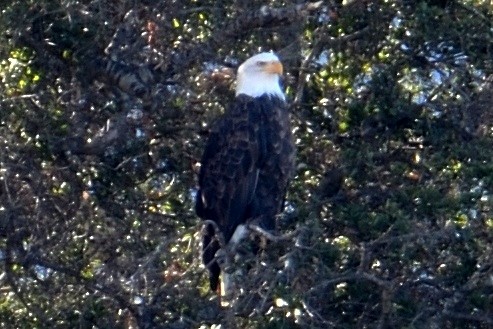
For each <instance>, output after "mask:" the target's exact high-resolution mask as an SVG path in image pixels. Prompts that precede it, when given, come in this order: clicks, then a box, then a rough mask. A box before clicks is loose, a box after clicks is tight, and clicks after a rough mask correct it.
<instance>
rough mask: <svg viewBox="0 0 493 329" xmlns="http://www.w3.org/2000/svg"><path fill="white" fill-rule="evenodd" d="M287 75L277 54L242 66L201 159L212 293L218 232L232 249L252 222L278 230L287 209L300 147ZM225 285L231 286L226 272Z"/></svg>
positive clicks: (199, 206) (200, 211)
mask: <svg viewBox="0 0 493 329" xmlns="http://www.w3.org/2000/svg"><path fill="white" fill-rule="evenodd" d="M282 72H283V66H282V64H281V62H280V61H279V58H278V57H277V56H276V55H275V54H273V53H260V54H257V55H255V56H253V57H251V58H249V59H247V60H246V61H245V62H244V63H243V64H241V65H240V67H239V69H238V74H237V78H236V98H235V100H234V102H233V103H232V104H231V105H230V106H229V108H228V109H227V110H226V112H225V113H224V115H223V116H221V117H220V118H219V119H218V121H217V122H216V123H215V125H213V127H212V129H211V133H210V136H209V140H208V142H207V145H206V148H205V151H204V154H203V156H202V160H201V166H200V172H199V190H198V193H197V199H196V212H197V215H198V216H199V217H201V218H202V219H204V220H207V221H209V222H206V224H205V228H204V230H203V232H204V233H203V241H202V244H203V254H202V259H203V262H204V264H205V265H206V267H207V268H208V270H209V280H210V288H211V289H212V290H213V291H217V288H218V284H219V275H220V273H221V268H220V266H219V264H218V262H217V257H216V256H217V252H218V250H219V249H220V248H221V244H220V243H219V240H218V234H222V236H223V238H224V242H225V243H226V245H228V246H231V245H232V244H233V245H236V244H237V243H238V242H239V240H241V239H242V238H243V237H244V236H245V234H246V233H247V229H246V227H245V224H248V223H250V222H252V221H253V222H254V223H255V224H257V225H259V226H260V227H261V228H262V229H264V230H266V231H270V232H273V231H274V230H275V227H276V215H278V214H279V213H280V212H281V211H282V209H283V205H284V198H285V194H286V189H287V186H288V182H289V180H290V178H291V176H292V174H293V172H294V162H295V146H294V142H293V137H292V133H291V127H290V119H289V113H288V108H287V105H286V100H285V96H284V93H283V92H282V90H281V86H280V83H279V78H280V76H281V75H282ZM211 221H213V222H214V223H216V225H213V224H212V222H211ZM216 229H218V230H220V232H216ZM233 249H234V248H233ZM223 283H224V285H225V286H226V284H227V277H226V275H225V274H223ZM225 289H227V287H225ZM223 293H224V292H223Z"/></svg>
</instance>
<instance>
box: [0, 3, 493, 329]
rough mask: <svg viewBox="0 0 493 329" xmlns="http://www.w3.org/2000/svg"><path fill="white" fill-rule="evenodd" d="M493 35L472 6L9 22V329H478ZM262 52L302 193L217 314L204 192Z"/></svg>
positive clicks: (235, 6)
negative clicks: (218, 128) (205, 169)
mask: <svg viewBox="0 0 493 329" xmlns="http://www.w3.org/2000/svg"><path fill="white" fill-rule="evenodd" d="M492 22H493V7H492V6H491V3H490V2H489V1H480V0H477V1H465V0H464V1H459V0H456V1H344V2H341V1H334V2H322V1H321V2H314V3H309V2H299V1H284V2H274V1H271V2H269V1H185V2H179V1H160V2H155V1H141V2H135V1H106V0H101V1H96V0H94V1H78V0H75V1H65V0H58V1H55V0H43V1H11V2H10V3H7V4H6V5H5V6H4V7H3V8H2V12H1V16H0V31H1V38H2V39H1V40H2V42H1V46H0V78H1V84H0V92H1V95H2V97H1V100H0V107H1V108H0V145H1V148H0V260H1V264H2V267H1V272H0V290H1V294H0V324H1V326H2V327H5V328H35V327H36V328H70V327H80V328H93V327H96V328H115V327H116V328H136V327H139V328H209V327H211V328H212V327H217V326H218V325H222V327H224V328H232V327H239V328H332V327H334V328H489V327H491V326H492V325H493V313H492V310H493V245H492V242H491V241H493V210H492V205H493V201H492V195H491V193H492V188H493V165H492V164H491V159H492V157H493V151H492V150H493V148H492V142H493V134H492V131H493V108H492V106H493V105H492V104H493V78H492V77H493V57H492V55H493V32H492V31H493V26H492ZM259 50H274V51H276V52H277V53H278V54H279V55H280V57H281V59H282V61H283V63H284V64H285V71H286V75H285V80H284V85H285V88H286V91H287V95H288V99H289V101H290V103H291V104H292V105H291V110H292V122H293V126H294V127H295V128H294V133H295V136H296V142H297V151H298V156H297V172H296V177H295V178H294V180H293V182H292V183H291V186H290V191H289V194H288V199H287V200H286V211H285V213H284V214H283V216H281V217H280V218H279V232H278V234H277V235H276V236H275V237H270V240H271V241H270V242H269V243H268V248H267V250H266V251H264V252H262V253H260V254H258V255H256V256H254V255H253V253H252V252H251V251H250V250H251V248H250V245H249V242H245V245H244V246H242V249H244V250H243V252H242V256H241V257H239V259H237V260H236V262H237V264H235V268H239V269H243V270H242V271H240V272H241V273H237V280H238V285H239V287H240V289H238V292H237V296H235V298H234V299H233V301H232V302H231V303H230V305H229V306H228V307H220V305H219V301H218V300H217V297H216V296H215V294H214V293H212V292H210V291H208V284H207V274H206V271H205V269H204V267H203V266H202V265H201V263H200V230H201V223H200V222H199V220H198V218H197V217H196V216H195V214H194V210H193V197H194V195H195V191H196V189H195V184H196V177H195V176H196V172H197V168H198V161H199V159H200V156H201V152H202V149H203V147H204V144H205V140H206V138H207V135H208V132H209V127H210V124H211V123H212V122H213V120H214V119H215V118H216V117H217V116H218V115H219V114H220V113H221V112H222V111H223V109H224V107H225V106H227V104H228V103H229V102H230V101H231V99H232V97H233V96H234V95H233V92H232V87H233V86H232V82H233V81H234V72H235V68H236V67H237V65H238V64H239V63H240V62H241V61H243V60H244V59H246V58H247V57H249V56H250V55H253V54H254V53H256V52H258V51H259ZM259 235H262V233H259V232H252V240H255V239H258V237H259Z"/></svg>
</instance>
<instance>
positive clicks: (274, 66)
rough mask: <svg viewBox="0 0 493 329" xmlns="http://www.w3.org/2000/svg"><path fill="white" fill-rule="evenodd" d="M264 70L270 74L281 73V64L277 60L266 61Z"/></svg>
mask: <svg viewBox="0 0 493 329" xmlns="http://www.w3.org/2000/svg"><path fill="white" fill-rule="evenodd" d="M264 71H265V72H267V73H271V74H279V75H282V64H281V62H279V61H272V62H268V63H267V64H266V65H265V67H264Z"/></svg>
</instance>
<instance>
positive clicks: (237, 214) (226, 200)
mask: <svg viewBox="0 0 493 329" xmlns="http://www.w3.org/2000/svg"><path fill="white" fill-rule="evenodd" d="M259 115H260V114H259V110H258V109H256V108H255V106H254V105H253V103H252V102H248V101H246V100H244V99H243V98H242V97H240V98H237V99H236V100H235V102H234V103H233V105H232V107H231V108H230V109H229V111H228V112H227V113H226V114H225V115H224V116H223V117H222V118H221V119H220V120H219V121H218V122H216V125H215V126H214V127H213V130H212V132H211V134H210V136H209V140H208V143H207V146H206V149H205V152H204V155H203V157H202V163H201V169H200V174H199V187H200V190H199V193H198V196H197V205H196V209H197V213H198V215H199V216H200V217H202V218H205V219H209V220H213V221H215V222H216V223H217V224H218V226H219V228H220V229H221V230H222V233H223V235H224V238H225V241H226V242H228V241H229V239H230V238H231V236H232V234H233V233H234V230H235V229H236V227H237V226H238V225H239V224H242V223H244V222H245V220H246V219H247V218H248V217H249V216H250V215H249V211H250V209H249V207H250V206H251V201H252V198H253V196H254V193H255V188H256V185H257V179H258V172H259V171H258V168H257V163H258V157H259V145H258V132H259V123H260V118H259Z"/></svg>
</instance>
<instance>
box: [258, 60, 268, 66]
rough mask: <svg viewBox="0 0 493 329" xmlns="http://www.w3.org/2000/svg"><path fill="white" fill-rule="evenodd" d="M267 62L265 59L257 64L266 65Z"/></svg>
mask: <svg viewBox="0 0 493 329" xmlns="http://www.w3.org/2000/svg"><path fill="white" fill-rule="evenodd" d="M266 64H267V62H265V61H258V62H257V66H265V65H266Z"/></svg>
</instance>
